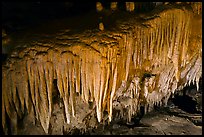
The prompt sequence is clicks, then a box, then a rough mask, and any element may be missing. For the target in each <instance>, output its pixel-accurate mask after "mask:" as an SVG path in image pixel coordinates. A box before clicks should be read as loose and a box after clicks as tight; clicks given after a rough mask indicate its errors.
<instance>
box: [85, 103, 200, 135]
mask: <svg viewBox="0 0 204 137" xmlns="http://www.w3.org/2000/svg"><path fill="white" fill-rule="evenodd" d="M88 134H90V135H98V134H100V135H101V134H102V135H202V115H201V114H189V113H187V112H185V111H183V110H181V109H179V108H177V107H175V108H163V109H160V110H158V111H154V112H151V113H149V114H147V115H145V116H144V117H143V118H142V119H141V120H140V122H139V124H135V125H132V126H128V125H121V124H118V123H115V124H112V125H110V126H109V127H108V128H107V127H105V128H104V129H103V128H98V129H95V130H92V131H91V132H89V133H88Z"/></svg>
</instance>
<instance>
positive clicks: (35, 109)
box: [2, 5, 202, 134]
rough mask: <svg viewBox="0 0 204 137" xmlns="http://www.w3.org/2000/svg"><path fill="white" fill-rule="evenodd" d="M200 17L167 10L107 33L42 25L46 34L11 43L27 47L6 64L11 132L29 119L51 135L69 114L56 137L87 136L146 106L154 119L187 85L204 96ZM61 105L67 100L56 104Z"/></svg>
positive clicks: (5, 108) (5, 103)
mask: <svg viewBox="0 0 204 137" xmlns="http://www.w3.org/2000/svg"><path fill="white" fill-rule="evenodd" d="M194 9H195V8H194ZM195 12H196V13H193V12H192V10H190V9H188V8H185V6H182V5H181V6H171V5H166V6H164V7H163V8H160V9H157V10H153V11H152V12H151V14H144V15H140V16H138V15H134V14H127V13H121V15H126V16H127V18H126V19H121V20H117V21H116V22H114V25H111V23H110V22H107V24H106V22H105V23H104V24H105V30H104V31H99V30H98V29H97V27H96V29H94V26H95V25H97V22H96V23H95V25H90V24H89V23H87V22H85V23H84V24H83V22H77V21H79V20H77V19H75V20H76V24H74V25H73V26H70V27H65V26H66V21H64V26H61V24H54V25H55V27H54V26H52V24H51V25H50V26H49V25H48V26H46V27H45V26H42V27H41V28H40V29H39V30H40V31H41V32H40V33H37V32H38V30H31V31H28V32H27V33H24V32H23V33H22V34H25V37H22V36H21V37H20V36H19V38H16V41H15V42H14V40H13V41H12V42H11V43H12V44H15V45H16V47H17V46H19V48H17V49H15V51H13V52H12V53H11V55H10V56H9V58H8V59H7V60H6V61H5V63H4V64H3V65H2V126H3V129H4V132H5V133H7V132H8V130H10V128H11V132H12V134H17V133H18V131H17V127H18V126H17V124H18V121H19V119H22V118H23V117H24V115H27V114H28V115H29V116H28V117H29V120H30V121H32V122H34V123H35V122H36V124H38V122H39V123H40V125H41V126H42V128H43V130H44V131H45V133H50V132H51V131H50V130H51V129H54V128H52V127H53V126H55V124H52V125H51V124H50V123H51V122H53V120H55V119H53V118H54V117H56V115H55V116H54V115H53V114H54V113H56V111H62V112H61V113H59V114H60V115H57V117H61V118H62V119H61V120H60V119H58V118H57V120H55V122H54V123H58V122H59V121H60V122H59V124H56V125H57V127H56V129H57V131H56V132H57V133H56V134H60V133H62V132H60V131H62V130H64V131H66V132H67V133H69V130H70V129H72V128H77V129H79V130H80V131H84V130H87V129H89V128H93V127H96V126H97V125H98V122H99V123H101V124H105V123H107V122H110V121H112V120H113V119H116V118H123V119H124V120H126V121H127V122H131V118H132V116H134V115H137V114H138V113H139V112H140V109H141V107H144V112H145V113H146V112H149V111H151V110H153V108H154V106H162V105H167V101H168V99H169V97H170V96H171V95H172V94H174V93H175V92H177V91H179V90H182V89H183V87H185V86H186V85H190V84H191V83H194V84H196V85H197V90H198V89H199V85H198V83H199V80H200V78H201V75H202V41H201V40H202V32H201V30H202V25H201V20H202V19H201V16H202V14H201V13H200V10H198V9H196V10H195ZM197 13H198V15H197ZM111 16H112V17H113V18H114V16H118V15H114V14H113V15H111ZM108 18H110V17H108ZM75 20H74V21H75ZM81 20H83V18H82V19H81ZM72 21H73V20H72ZM74 21H73V22H74ZM67 22H69V20H67ZM73 22H72V23H73ZM55 23H56V22H55ZM69 24H71V23H69ZM56 26H57V27H58V28H57V27H56ZM67 26H69V25H68V24H67ZM80 26H81V29H80V30H76V29H74V28H75V27H80ZM85 26H86V27H85ZM106 26H108V27H106ZM112 26H114V27H112ZM52 27H53V28H55V29H51V28H52ZM43 28H44V29H45V30H47V31H46V33H45V31H44V30H43ZM54 81H55V82H54ZM54 98H60V99H59V101H57V102H55V103H54ZM59 108H61V109H59ZM62 115H63V117H62ZM6 117H8V119H9V120H10V124H8V122H7V120H6ZM35 118H36V119H35ZM62 121H63V122H62ZM52 132H53V134H55V133H54V131H52Z"/></svg>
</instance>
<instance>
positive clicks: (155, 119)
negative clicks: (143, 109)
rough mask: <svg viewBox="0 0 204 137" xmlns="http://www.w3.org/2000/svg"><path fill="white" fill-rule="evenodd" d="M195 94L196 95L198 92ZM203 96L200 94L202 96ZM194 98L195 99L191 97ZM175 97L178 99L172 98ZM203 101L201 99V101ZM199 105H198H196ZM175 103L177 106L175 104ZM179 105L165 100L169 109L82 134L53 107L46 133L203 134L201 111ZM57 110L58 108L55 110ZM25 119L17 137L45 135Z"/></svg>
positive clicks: (28, 119)
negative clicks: (66, 122) (188, 109)
mask: <svg viewBox="0 0 204 137" xmlns="http://www.w3.org/2000/svg"><path fill="white" fill-rule="evenodd" d="M196 94H199V92H197V93H196ZM201 95H202V94H201ZM194 97H195V96H194ZM175 98H177V97H175ZM201 102H202V100H201ZM197 103H199V102H197ZM175 104H177V105H175ZM181 106H182V104H178V103H175V100H174V99H170V100H169V101H168V106H166V107H161V108H155V110H153V111H152V112H149V113H147V114H146V115H144V116H141V117H140V118H139V117H138V116H136V117H135V118H133V119H132V121H131V122H129V123H127V122H126V121H123V120H121V119H118V120H114V121H112V122H111V123H109V124H106V125H103V124H100V125H98V127H97V128H93V129H89V130H87V131H86V132H81V131H80V130H79V129H77V128H76V127H71V126H69V125H68V124H64V125H66V126H62V125H63V124H62V122H64V116H63V112H62V111H63V109H62V107H61V108H60V106H59V105H56V106H55V108H56V109H55V110H56V111H54V112H53V116H52V118H51V122H50V123H51V124H50V125H51V126H50V131H49V134H52V135H202V110H201V112H199V111H197V112H193V113H192V112H186V111H185V109H184V108H182V107H181ZM57 108H58V109H57ZM30 119H31V118H29V117H28V116H27V117H25V119H24V124H25V125H24V126H22V127H21V128H20V129H19V130H18V134H20V135H45V132H44V131H43V128H42V127H41V125H40V123H39V122H37V121H36V124H34V123H33V122H31V121H30Z"/></svg>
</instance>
